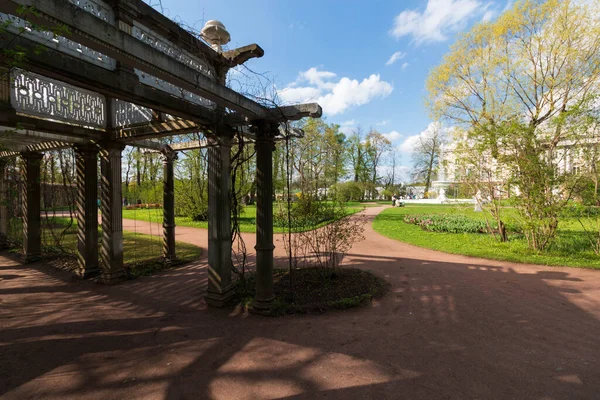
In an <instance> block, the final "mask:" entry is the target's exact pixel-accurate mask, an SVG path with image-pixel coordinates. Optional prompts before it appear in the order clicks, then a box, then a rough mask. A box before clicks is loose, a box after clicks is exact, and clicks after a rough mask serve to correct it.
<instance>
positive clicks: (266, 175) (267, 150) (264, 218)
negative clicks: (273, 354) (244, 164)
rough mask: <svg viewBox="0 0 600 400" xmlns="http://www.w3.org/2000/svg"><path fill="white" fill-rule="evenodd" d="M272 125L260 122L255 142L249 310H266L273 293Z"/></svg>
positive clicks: (266, 311)
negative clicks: (253, 256)
mask: <svg viewBox="0 0 600 400" xmlns="http://www.w3.org/2000/svg"><path fill="white" fill-rule="evenodd" d="M272 129H273V127H272V126H271V125H269V124H264V126H261V127H260V132H258V133H257V137H256V143H255V145H254V148H255V150H256V246H255V247H254V248H255V249H256V296H255V298H254V303H253V304H252V310H253V312H256V313H261V314H269V313H270V312H271V305H272V303H273V300H274V298H275V296H274V293H273V250H274V249H275V246H274V245H273V147H274V145H275V143H274V141H273V136H272V134H271V132H272Z"/></svg>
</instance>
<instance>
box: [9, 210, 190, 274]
mask: <svg viewBox="0 0 600 400" xmlns="http://www.w3.org/2000/svg"><path fill="white" fill-rule="evenodd" d="M69 222H70V219H69V218H66V217H51V218H49V219H48V221H47V222H46V221H45V218H42V246H43V250H44V251H45V252H46V253H57V252H58V251H59V250H61V251H63V252H65V253H66V254H70V255H74V254H76V250H77V221H76V220H73V221H72V225H71V226H70V227H69V228H68V229H67V230H66V232H65V235H64V236H63V237H62V238H61V239H60V247H61V248H59V247H58V246H57V244H56V240H55V239H54V235H59V234H60V232H61V231H62V230H63V229H64V228H65V227H67V226H68V225H69ZM11 232H13V234H12V235H11V236H13V237H16V238H20V232H21V225H20V219H15V220H14V223H13V224H12V226H11ZM53 232H54V235H53ZM101 237H102V231H101V230H100V229H98V245H99V246H100V240H101ZM175 248H176V252H177V258H178V259H179V264H182V263H185V262H189V261H194V260H197V259H198V258H199V257H200V255H201V253H202V249H201V248H200V247H198V246H194V245H192V244H188V243H182V242H176V247H175ZM123 262H124V264H125V266H126V267H127V268H129V269H130V270H131V271H132V273H133V275H146V274H148V273H151V272H154V271H156V270H158V269H162V267H163V263H162V238H161V237H156V236H150V235H144V234H141V233H135V232H129V231H123Z"/></svg>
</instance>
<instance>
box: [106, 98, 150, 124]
mask: <svg viewBox="0 0 600 400" xmlns="http://www.w3.org/2000/svg"><path fill="white" fill-rule="evenodd" d="M113 109H114V111H115V115H114V117H115V126H117V127H122V126H131V125H138V124H144V123H148V122H150V121H152V119H153V113H154V112H153V111H152V109H151V108H148V107H143V106H139V105H137V104H134V103H130V102H127V101H123V100H118V99H115V100H114V107H113Z"/></svg>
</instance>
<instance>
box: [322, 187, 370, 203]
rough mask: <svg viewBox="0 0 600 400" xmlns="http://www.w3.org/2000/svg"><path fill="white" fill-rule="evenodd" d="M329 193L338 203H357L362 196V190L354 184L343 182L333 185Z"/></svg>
mask: <svg viewBox="0 0 600 400" xmlns="http://www.w3.org/2000/svg"><path fill="white" fill-rule="evenodd" d="M330 192H331V193H335V199H336V200H337V201H339V202H343V203H345V202H347V201H352V200H354V201H358V200H361V199H362V198H363V196H364V190H363V188H362V187H361V185H359V184H358V183H356V182H344V183H338V184H336V185H333V186H332V187H331V188H330Z"/></svg>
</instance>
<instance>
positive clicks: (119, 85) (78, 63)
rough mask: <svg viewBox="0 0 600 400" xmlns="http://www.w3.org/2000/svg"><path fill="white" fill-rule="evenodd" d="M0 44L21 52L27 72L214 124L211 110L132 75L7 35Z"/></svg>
mask: <svg viewBox="0 0 600 400" xmlns="http://www.w3.org/2000/svg"><path fill="white" fill-rule="evenodd" d="M0 45H1V46H2V47H5V48H11V47H14V46H19V47H20V48H22V49H24V50H23V51H25V52H26V53H27V60H26V62H25V65H24V66H23V67H24V69H26V70H28V71H32V72H35V73H38V74H40V75H44V76H47V77H49V78H53V79H57V80H60V81H63V82H65V83H69V84H71V85H74V86H77V87H81V88H83V89H88V90H92V91H95V92H98V93H101V94H103V95H105V96H106V97H112V98H117V99H120V100H124V101H128V102H131V103H135V104H138V105H140V106H144V107H148V108H152V109H154V110H157V111H160V112H164V113H167V114H170V115H174V116H178V117H182V118H186V119H190V120H193V121H195V122H196V123H197V124H198V125H200V126H204V125H208V126H213V125H214V121H215V118H216V117H215V113H214V111H212V110H210V109H208V108H206V107H203V106H200V105H197V104H194V103H190V102H188V101H185V100H182V99H179V98H177V97H175V96H172V95H171V94H169V93H166V92H162V91H160V90H156V89H154V88H152V87H150V86H146V85H144V84H142V83H140V82H139V80H138V77H137V76H136V75H135V74H132V73H126V72H122V71H110V70H107V69H104V68H102V67H99V66H97V65H94V64H90V63H88V62H85V61H83V60H80V59H77V58H74V57H71V56H69V55H66V54H64V53H61V52H59V51H57V50H53V49H50V48H45V49H44V51H42V52H39V51H34V50H35V49H36V48H39V44H37V43H35V42H33V41H31V40H29V39H26V38H24V37H20V36H18V35H15V34H12V33H8V32H7V33H3V34H2V35H1V36H0Z"/></svg>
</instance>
